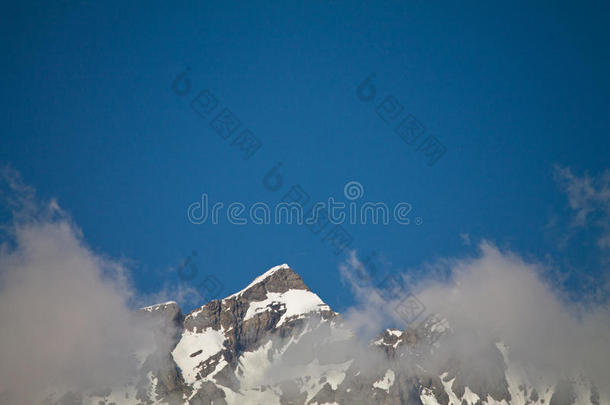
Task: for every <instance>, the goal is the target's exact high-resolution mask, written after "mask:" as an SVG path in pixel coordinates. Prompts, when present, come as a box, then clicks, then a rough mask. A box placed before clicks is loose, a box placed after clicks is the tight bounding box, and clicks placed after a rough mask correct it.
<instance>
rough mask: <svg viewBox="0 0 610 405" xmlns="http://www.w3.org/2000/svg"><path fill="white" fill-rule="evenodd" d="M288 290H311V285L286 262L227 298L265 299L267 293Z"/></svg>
mask: <svg viewBox="0 0 610 405" xmlns="http://www.w3.org/2000/svg"><path fill="white" fill-rule="evenodd" d="M288 290H305V291H310V290H309V287H307V285H306V284H305V282H303V279H302V278H301V276H299V275H298V274H297V273H296V272H295V271H294V270H292V269H291V268H290V266H288V265H287V264H286V263H284V264H281V265H279V266H275V267H272V268H270V269H269V270H267V271H266V272H264V273H263V274H261V275H260V276H258V277H256V278H255V279H254V280H253V281H252V282H251V283H250V284H248V286H246V287H245V288H244V289H242V290H241V291H239V292H236V293H235V294H232V295H230V296H228V297H226V298H225V299H230V298H234V297H238V296H245V297H246V298H253V299H256V298H257V297H261V298H260V299H264V297H265V296H266V295H267V293H284V292H286V291H288Z"/></svg>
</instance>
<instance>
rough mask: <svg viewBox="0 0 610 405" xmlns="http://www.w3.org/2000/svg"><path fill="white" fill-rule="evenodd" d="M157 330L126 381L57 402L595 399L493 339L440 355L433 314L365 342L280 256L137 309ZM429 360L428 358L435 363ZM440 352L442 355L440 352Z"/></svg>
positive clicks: (444, 324)
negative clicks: (186, 302) (241, 276)
mask: <svg viewBox="0 0 610 405" xmlns="http://www.w3.org/2000/svg"><path fill="white" fill-rule="evenodd" d="M138 316H139V317H141V318H143V319H147V320H149V321H151V322H152V323H153V324H154V325H155V327H156V330H157V331H158V333H157V335H156V339H155V340H156V343H157V344H156V345H155V348H154V350H149V351H143V352H142V353H139V354H138V359H139V368H140V372H139V373H138V376H137V377H135V378H134V379H133V380H131V381H126V382H125V384H124V386H121V387H113V388H107V389H102V390H99V391H98V392H88V393H73V392H69V393H67V394H65V395H63V396H62V397H61V398H60V399H59V400H56V401H51V402H50V403H55V404H64V405H65V404H95V405H111V404H175V405H177V404H209V405H212V404H213V405H221V404H239V405H241V404H252V405H272V404H281V405H305V404H307V405H322V404H341V405H343V404H345V405H354V404H356V405H358V404H386V405H390V404H392V405H394V404H418V405H422V404H423V405H437V404H442V405H448V404H452V405H473V404H523V405H526V404H528V405H529V404H531V405H534V404H540V405H543V404H544V405H560V404H565V405H568V404H592V405H599V404H600V403H602V402H600V398H599V394H597V391H596V389H595V387H593V386H592V385H591V384H589V383H587V382H586V381H583V380H582V379H577V378H576V379H572V380H565V381H561V382H560V383H550V382H545V381H530V380H528V379H527V378H526V377H525V375H524V374H523V373H521V371H520V368H519V367H518V366H516V365H514V364H512V363H511V361H510V349H509V348H508V347H506V346H504V345H503V344H502V343H501V342H490V343H489V345H488V346H486V347H485V348H484V350H485V351H486V353H487V354H488V355H486V356H485V361H479V360H478V359H475V358H473V359H468V358H466V360H465V359H464V357H463V356H462V357H459V358H458V357H452V356H451V355H448V356H441V357H438V358H437V357H435V354H438V353H444V352H443V341H444V338H446V337H447V336H450V335H451V333H452V330H451V326H450V325H449V323H448V321H447V320H445V319H443V318H441V317H439V316H437V315H432V316H429V317H427V318H426V319H424V320H423V322H420V323H418V325H417V326H412V327H410V328H407V329H405V330H399V329H387V330H385V331H380V334H379V335H378V336H377V337H376V338H375V339H373V340H372V341H370V342H365V343H362V341H361V339H359V338H358V337H357V335H356V334H355V333H354V332H353V331H352V330H351V329H350V327H349V323H348V322H346V321H345V320H344V319H343V318H342V317H341V316H340V315H339V314H338V313H336V312H334V311H333V310H332V309H331V308H330V307H329V306H328V305H326V304H325V303H324V302H323V301H322V300H321V299H320V297H318V296H317V295H316V294H315V293H314V292H312V291H311V290H310V289H309V288H308V287H307V285H306V284H305V283H304V281H303V279H302V278H301V276H299V275H298V274H297V273H296V272H294V271H293V270H292V269H290V267H289V266H287V265H285V264H284V265H281V266H276V267H273V268H271V269H270V270H268V271H267V272H265V273H264V274H262V275H261V276H259V277H257V278H256V279H255V280H253V281H252V282H251V283H250V284H249V285H248V286H247V287H246V288H244V289H243V290H241V291H239V292H237V293H235V294H233V295H230V296H228V297H226V298H224V299H222V300H214V301H210V302H208V303H206V304H205V305H203V306H202V307H200V308H197V309H195V310H194V311H192V312H191V313H189V314H187V315H185V316H183V314H182V312H181V310H180V308H179V307H178V305H177V304H176V303H175V302H166V303H163V304H158V305H153V306H150V307H146V308H142V309H141V310H139V311H138ZM435 359H436V361H435ZM439 359H441V360H439Z"/></svg>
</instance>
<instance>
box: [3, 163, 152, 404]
mask: <svg viewBox="0 0 610 405" xmlns="http://www.w3.org/2000/svg"><path fill="white" fill-rule="evenodd" d="M4 180H5V183H6V184H5V185H8V192H5V193H4V194H5V196H10V197H11V198H10V199H5V201H4V203H5V207H8V208H9V209H11V210H12V214H13V215H12V219H13V221H12V223H10V224H8V225H5V226H3V231H4V235H3V236H4V237H5V238H3V239H4V240H5V241H4V243H3V244H2V245H0V358H1V359H2V361H0V393H1V394H2V395H3V397H1V398H2V400H0V402H2V403H5V402H6V403H34V402H35V401H38V400H40V399H41V398H42V397H46V396H47V395H50V394H54V393H55V394H56V395H58V396H61V395H62V394H63V393H65V392H66V391H69V390H82V391H87V390H94V389H99V388H105V387H108V386H112V385H113V384H116V383H119V382H124V380H125V379H126V378H129V377H130V376H132V375H133V373H134V372H135V370H136V368H137V366H138V362H137V359H136V358H135V357H134V355H133V354H134V353H135V349H142V347H147V345H152V335H151V333H150V329H149V325H144V324H141V323H139V322H138V320H136V319H134V312H133V310H132V309H131V308H130V306H129V301H130V299H131V298H132V297H133V294H132V290H131V289H130V288H129V286H128V284H127V282H126V277H125V268H124V267H123V266H122V265H121V264H120V263H117V262H115V261H111V260H108V259H106V258H103V257H100V256H99V255H97V254H95V253H93V252H92V251H91V249H90V248H88V247H87V246H86V244H85V243H84V242H83V238H82V234H81V232H80V231H79V230H78V229H77V228H76V227H75V226H74V225H73V224H72V223H71V221H70V220H69V219H68V218H67V217H66V215H65V214H64V213H62V212H61V210H60V209H59V207H58V205H57V204H56V203H55V202H51V203H49V204H45V205H42V206H41V205H37V204H36V202H35V199H34V192H33V190H31V189H30V188H28V187H27V186H25V185H23V184H22V183H21V181H20V180H19V177H18V176H17V175H16V174H15V173H10V172H7V171H5V172H4Z"/></svg>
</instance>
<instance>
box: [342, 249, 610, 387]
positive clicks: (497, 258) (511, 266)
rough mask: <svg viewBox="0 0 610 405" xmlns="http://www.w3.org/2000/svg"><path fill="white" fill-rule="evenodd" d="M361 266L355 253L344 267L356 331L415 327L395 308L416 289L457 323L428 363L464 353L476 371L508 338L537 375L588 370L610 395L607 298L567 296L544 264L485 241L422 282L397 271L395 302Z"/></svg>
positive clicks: (554, 377)
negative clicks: (364, 277)
mask: <svg viewBox="0 0 610 405" xmlns="http://www.w3.org/2000/svg"><path fill="white" fill-rule="evenodd" d="M362 267H363V266H362V263H360V261H359V260H358V258H357V257H356V255H355V254H353V255H352V256H351V258H350V259H349V260H348V261H347V262H346V263H344V264H343V265H342V267H341V269H340V270H341V273H342V275H343V276H344V279H345V280H346V281H347V282H348V283H349V285H350V286H351V287H352V289H353V291H354V292H355V296H356V297H357V299H358V300H359V305H358V306H356V307H354V308H352V309H351V310H349V311H347V313H346V314H345V316H346V319H347V322H348V324H351V325H352V327H353V328H354V329H355V330H361V331H362V330H364V331H365V332H368V331H374V330H377V331H379V330H380V329H381V328H384V327H387V326H388V325H394V326H395V327H399V328H401V329H404V328H405V327H407V326H410V325H407V324H406V322H405V320H404V318H401V317H400V316H399V314H398V313H397V311H396V309H395V308H396V306H397V305H398V303H399V301H400V300H402V299H404V297H405V296H407V294H408V292H411V293H413V294H414V295H415V296H416V297H417V298H418V300H419V301H420V302H421V303H423V305H424V306H425V308H426V310H425V313H436V314H440V315H442V316H443V317H444V318H446V319H447V320H448V321H449V324H450V326H451V329H452V333H451V335H450V336H448V337H446V338H444V340H443V341H442V345H441V349H440V350H441V351H440V352H439V351H437V352H436V354H435V356H434V357H431V358H430V359H429V361H430V363H429V366H430V367H438V368H439V370H438V371H440V368H442V367H443V365H446V364H447V362H448V361H449V360H450V359H452V358H458V359H460V360H462V361H468V362H469V363H470V366H471V367H472V369H473V370H475V373H476V370H486V368H485V367H484V363H486V362H487V361H489V362H491V361H492V360H493V359H491V358H490V353H489V347H490V343H495V342H503V343H504V344H505V345H506V346H508V348H509V349H510V359H511V361H514V362H515V363H518V364H520V365H522V366H523V367H524V369H526V370H528V373H529V377H530V378H531V379H532V380H534V379H535V378H537V377H544V378H545V379H550V380H551V381H553V382H554V383H557V382H559V381H560V380H562V379H571V378H575V377H578V376H584V377H585V378H587V379H588V380H589V381H592V382H593V383H594V384H595V385H596V387H597V388H598V389H600V390H601V391H602V392H605V395H606V397H607V398H608V397H610V392H608V384H607V383H608V381H610V351H609V350H608V343H609V342H610V307H609V306H608V303H604V304H599V303H597V304H591V303H584V302H574V301H569V300H568V299H567V298H565V297H564V296H563V295H562V294H561V293H559V292H558V291H556V290H554V289H553V287H551V284H550V283H549V282H547V281H546V280H545V279H544V275H545V274H548V272H547V271H546V269H545V268H544V267H543V266H542V265H540V264H537V263H528V262H526V261H525V260H523V259H522V258H520V257H519V256H518V255H516V254H514V253H511V252H502V251H500V250H499V249H498V248H497V247H495V246H494V245H493V244H491V243H489V242H483V243H481V244H480V246H479V251H478V253H477V255H476V256H475V257H470V258H465V259H453V260H443V261H441V262H439V263H437V264H436V265H433V266H429V270H430V272H429V275H428V277H424V278H423V279H419V280H417V282H416V283H415V282H414V281H413V280H412V279H410V278H409V277H408V276H407V274H406V273H405V274H399V275H398V276H399V279H400V280H401V282H402V284H401V287H402V289H403V293H402V295H401V297H400V298H397V299H396V300H384V299H383V298H382V297H383V292H382V291H380V290H379V288H377V287H375V286H373V285H371V284H364V285H363V284H362V283H357V282H356V281H357V280H356V279H355V277H354V275H355V274H356V270H357V269H360V270H362ZM446 274H449V277H446V276H445V275H446ZM425 313H424V314H423V315H422V316H425ZM419 320H421V318H419ZM415 323H417V322H415ZM496 354H497V353H496ZM473 361H474V362H475V363H473ZM476 362H479V364H478V366H477V363H476ZM479 377H480V378H484V377H485V376H484V375H480V376H479Z"/></svg>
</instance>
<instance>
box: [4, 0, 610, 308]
mask: <svg viewBox="0 0 610 405" xmlns="http://www.w3.org/2000/svg"><path fill="white" fill-rule="evenodd" d="M122 3H123V2H100V4H83V3H75V2H68V1H64V2H58V4H48V3H46V2H40V3H28V2H23V3H21V4H18V5H16V4H12V5H10V6H5V7H4V10H3V12H2V14H3V16H2V24H0V30H2V35H1V41H2V49H3V50H4V52H3V56H2V64H1V65H0V69H1V75H0V81H1V83H2V99H0V103H1V107H2V108H1V110H0V111H1V112H0V114H2V127H3V128H2V133H1V135H0V136H1V138H2V141H1V149H0V160H1V161H2V163H5V164H6V163H8V164H10V165H11V166H13V167H14V168H15V169H17V170H18V171H20V172H21V174H22V175H23V178H24V180H25V181H26V182H28V183H29V184H31V185H33V186H34V187H35V188H36V189H37V190H38V192H39V194H40V196H41V197H43V198H51V197H57V199H58V201H59V204H60V205H61V206H62V207H63V208H64V209H65V210H67V211H68V212H69V213H70V214H71V215H72V217H73V218H74V220H75V222H76V223H77V224H78V225H79V226H80V227H81V228H82V229H83V232H84V236H85V239H86V240H87V241H88V243H89V244H90V245H91V246H92V248H93V249H94V250H95V251H98V252H100V253H103V254H107V255H109V256H111V257H115V258H121V257H124V258H129V259H132V260H134V261H135V263H134V265H133V268H134V273H133V277H134V282H135V285H136V287H137V289H138V290H139V291H140V292H142V293H150V292H154V291H156V290H158V289H159V288H161V287H162V286H163V285H164V284H167V283H175V282H177V276H176V272H175V271H172V270H171V268H173V267H175V266H176V265H177V263H179V262H180V261H181V260H183V259H184V258H185V257H186V256H187V255H188V254H189V253H190V252H191V251H193V250H197V252H198V256H197V257H196V258H195V261H196V264H197V266H198V268H199V269H200V276H199V278H198V279H196V280H194V281H193V283H197V282H198V281H199V279H200V278H202V277H203V275H204V274H214V275H216V276H217V277H218V279H219V280H221V282H222V283H223V284H224V287H225V291H224V292H223V295H227V294H229V293H232V292H234V291H236V290H239V289H240V288H242V287H244V285H245V284H247V283H248V282H249V281H250V280H251V279H252V278H253V277H255V276H256V275H258V274H259V273H261V272H262V271H264V270H266V269H267V268H269V267H270V266H272V265H276V264H280V263H284V262H286V263H288V264H290V265H291V266H292V267H293V268H294V269H295V270H297V271H298V272H299V273H300V274H301V275H302V276H303V277H304V279H305V281H306V283H307V284H308V285H309V286H310V287H311V288H312V289H313V290H315V291H316V292H317V293H318V294H319V295H320V296H321V297H322V298H323V299H324V300H325V301H326V302H327V303H329V304H330V305H331V306H332V307H333V308H335V309H336V310H341V309H343V308H345V307H346V306H347V305H350V303H351V298H350V294H349V291H347V290H346V289H345V287H344V286H342V284H341V282H340V278H339V274H338V272H337V265H338V263H340V262H341V261H342V260H344V259H345V257H344V256H342V255H339V256H336V255H334V254H333V252H332V249H331V248H330V247H329V246H327V245H325V244H324V243H323V242H322V241H321V239H320V238H319V237H316V236H314V235H312V234H311V233H310V232H309V231H308V230H307V229H306V228H302V227H299V226H296V225H292V226H290V225H267V226H260V225H259V226H257V225H247V226H242V227H240V226H235V225H231V224H228V223H227V222H226V221H223V222H222V223H221V224H219V225H210V224H204V225H193V224H191V223H189V222H188V221H187V218H186V208H187V206H188V205H189V204H190V203H191V202H193V201H196V200H198V199H199V197H200V195H201V193H204V192H205V193H208V194H209V196H210V199H211V200H212V201H213V202H214V201H222V202H225V203H230V202H232V201H242V202H244V203H245V204H252V203H254V202H256V201H262V202H267V203H269V204H272V203H275V202H277V201H278V200H279V199H280V198H281V196H282V195H283V194H284V193H285V192H286V191H287V190H288V188H289V187H290V186H291V185H293V184H300V185H301V186H302V187H303V188H304V189H305V190H307V191H308V192H309V194H310V195H311V198H312V199H314V200H321V199H326V198H328V197H329V196H334V197H335V198H337V199H339V200H342V201H345V199H344V198H343V186H344V184H345V183H346V182H348V181H351V180H355V181H358V182H360V183H361V184H362V185H363V186H364V188H365V193H366V194H365V196H366V199H368V200H371V201H384V202H386V203H388V204H390V205H392V204H395V203H397V202H400V201H407V202H409V203H411V204H412V205H413V215H414V216H419V217H421V218H422V219H423V224H421V225H420V226H415V225H413V224H412V225H409V226H401V225H397V224H392V225H389V226H379V225H377V226H374V225H347V226H346V230H347V231H348V232H349V233H350V234H351V235H352V236H353V238H354V242H353V247H354V248H357V249H358V251H359V252H360V253H361V254H362V255H367V254H368V253H369V252H370V251H372V250H375V251H377V252H378V254H379V255H380V256H382V257H383V258H384V260H386V261H387V262H388V263H390V265H389V266H388V267H387V268H389V269H393V270H397V269H408V268H411V267H416V266H419V265H421V264H422V263H425V262H429V261H433V260H435V259H437V258H442V257H451V256H461V255H463V254H468V253H469V252H471V251H472V249H474V247H473V246H470V247H468V246H465V245H464V243H463V241H462V239H461V238H460V236H459V235H460V234H461V233H468V234H469V235H470V237H471V239H472V240H473V241H474V242H475V243H476V242H477V241H480V240H481V239H482V238H487V239H490V240H492V241H494V242H496V243H498V244H499V245H500V246H502V247H508V248H511V249H513V250H515V251H517V252H519V253H521V254H523V255H525V256H532V257H537V258H543V257H544V255H545V254H546V253H550V254H552V255H557V256H558V257H559V256H561V257H563V258H564V259H565V258H566V257H567V258H568V259H565V260H566V263H568V264H567V265H573V264H574V263H587V260H590V259H589V257H590V256H589V255H588V253H587V249H585V248H583V249H580V248H577V249H572V250H570V251H569V252H565V251H564V252H560V251H559V250H558V248H557V246H556V244H555V237H554V235H549V232H548V231H547V230H548V227H547V224H548V223H549V220H550V218H552V217H559V218H560V221H563V218H565V221H566V222H567V221H569V219H568V218H567V216H565V217H564V216H563V215H566V212H567V211H566V209H565V206H566V198H565V195H563V194H562V193H561V192H560V190H559V189H558V187H557V185H556V183H555V181H554V180H553V165H555V164H558V165H561V166H567V167H570V168H572V169H573V170H574V171H575V172H578V173H583V172H585V171H588V172H590V173H599V172H601V171H603V170H604V169H605V168H606V167H607V166H608V161H609V159H608V158H609V152H608V150H609V149H610V148H609V146H610V141H609V140H608V134H609V131H608V130H609V123H610V120H609V118H608V112H607V109H608V106H609V105H610V103H609V99H608V95H609V94H610V92H609V90H610V88H609V85H610V81H609V79H608V72H609V71H610V58H609V56H610V47H608V39H609V35H608V34H609V28H608V24H607V22H608V17H609V14H608V8H607V6H606V5H605V4H607V3H605V2H597V3H593V2H586V3H581V4H578V5H577V6H576V5H574V4H573V3H568V2H564V4H560V3H558V2H535V3H536V4H531V3H532V2H518V3H514V2H511V3H504V4H502V5H499V4H495V5H490V4H485V3H484V2H470V1H467V2H459V4H457V3H456V2H443V3H430V2H423V1H388V2H366V3H365V2H351V1H350V2H348V1H334V0H333V1H319V0H313V1H302V2H293V1H288V2H282V5H278V4H271V2H269V3H264V2H232V1H227V2H197V4H198V5H196V3H195V2H191V3H190V4H189V5H180V4H171V5H170V4H168V3H167V2H156V1H153V2H146V3H144V2H141V3H139V5H138V6H135V5H124V4H122ZM494 3H496V2H494ZM186 67H189V68H190V76H189V77H190V80H191V82H192V86H193V87H192V90H191V93H190V94H189V95H187V96H184V97H180V96H178V95H176V94H175V93H174V92H173V91H172V89H171V84H172V81H173V80H174V78H175V77H176V76H177V75H178V74H179V73H181V72H182V71H183V70H184V69H185V68H186ZM371 72H376V80H375V85H376V88H377V95H376V99H375V100H374V101H373V102H371V103H364V102H362V101H361V100H360V99H358V98H357V97H356V88H357V86H358V84H359V83H360V82H361V81H362V80H363V79H364V78H365V77H366V76H368V75H369V74H370V73H371ZM205 88H207V89H210V90H211V91H212V92H213V93H214V94H215V95H216V96H217V97H218V99H219V101H220V104H221V106H223V107H228V108H229V109H231V110H232V111H233V112H234V113H235V114H236V115H237V116H238V117H239V119H240V120H241V121H242V126H243V128H248V129H250V130H251V131H252V132H253V133H254V134H255V135H256V136H257V137H258V138H259V139H260V140H261V141H262V142H263V147H262V148H261V149H260V151H259V152H258V153H257V154H256V155H255V156H254V157H252V158H251V159H249V160H243V159H242V158H241V156H240V154H239V152H238V151H237V150H236V149H235V148H232V147H231V145H230V141H224V140H223V139H221V138H220V137H219V136H218V135H216V133H215V132H214V131H213V130H212V129H211V128H210V126H209V120H204V119H202V118H200V117H199V116H198V115H197V114H195V113H194V112H193V111H192V110H191V109H190V107H189V101H190V100H191V99H192V97H194V95H195V94H196V92H199V91H200V90H203V89H205ZM387 95H393V96H395V97H396V98H397V99H398V100H399V101H400V102H401V103H402V104H403V105H404V108H405V110H404V112H405V113H411V114H413V115H414V116H416V117H417V119H418V120H419V121H420V122H421V123H422V124H423V125H424V126H425V127H426V129H427V134H431V135H434V136H436V137H437V138H438V139H439V140H441V141H442V142H443V144H444V145H445V146H446V147H447V153H446V155H445V156H444V157H442V158H441V159H440V160H439V161H438V163H437V164H436V165H434V166H428V165H426V161H425V158H424V156H423V155H422V154H421V153H418V152H415V151H414V149H413V148H410V147H409V146H407V145H406V144H405V143H404V142H402V141H401V139H400V138H398V137H397V136H396V135H395V134H394V133H393V131H392V127H391V126H390V125H388V124H386V123H385V122H383V121H382V120H381V119H380V118H379V117H378V116H377V114H376V112H375V107H376V105H377V104H378V103H379V102H380V101H381V100H382V98H383V97H385V96H387ZM280 161H281V162H283V166H282V175H283V178H284V182H285V183H284V188H283V189H282V190H280V191H278V192H275V193H273V192H271V191H269V190H267V189H265V188H264V187H263V184H262V179H263V177H264V175H265V173H266V172H267V171H268V170H269V169H271V168H272V167H273V166H275V165H276V164H277V163H278V162H280ZM562 260H563V259H562ZM585 267H586V266H585ZM187 309H188V308H187Z"/></svg>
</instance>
